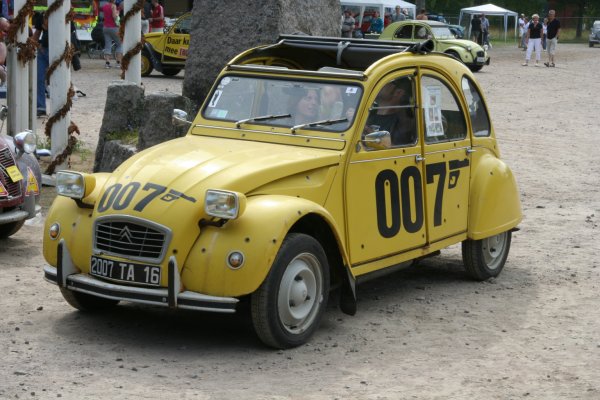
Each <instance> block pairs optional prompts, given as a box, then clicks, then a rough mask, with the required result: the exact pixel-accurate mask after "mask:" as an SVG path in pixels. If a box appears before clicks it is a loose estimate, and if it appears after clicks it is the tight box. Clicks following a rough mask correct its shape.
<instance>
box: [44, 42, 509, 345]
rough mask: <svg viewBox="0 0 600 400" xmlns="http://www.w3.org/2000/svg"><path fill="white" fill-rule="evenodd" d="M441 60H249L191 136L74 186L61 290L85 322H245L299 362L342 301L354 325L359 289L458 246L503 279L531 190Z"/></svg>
mask: <svg viewBox="0 0 600 400" xmlns="http://www.w3.org/2000/svg"><path fill="white" fill-rule="evenodd" d="M431 47H432V44H431V42H426V43H422V44H416V45H414V46H412V47H411V48H407V47H406V46H403V45H401V44H399V43H397V42H394V41H389V42H384V41H379V40H360V39H356V40H354V39H350V40H349V39H339V38H326V37H307V36H297V35H284V36H281V37H280V39H279V41H278V42H277V43H275V44H271V45H266V46H261V47H257V48H254V49H250V50H247V51H245V52H243V53H241V54H239V55H238V56H236V57H235V58H233V59H232V60H231V61H230V62H229V63H228V64H227V65H226V66H225V68H224V69H223V71H222V72H221V74H220V75H219V77H218V78H217V80H216V82H215V84H214V86H213V88H212V90H211V92H210V94H209V95H208V96H207V98H206V100H205V101H204V104H203V106H202V107H201V109H200V111H199V112H198V115H197V116H196V117H195V118H194V120H193V122H192V123H191V126H190V128H189V132H188V134H187V135H186V136H185V137H182V138H179V139H175V140H172V141H169V142H165V143H162V144H159V145H157V146H155V147H152V148H150V149H147V150H145V151H143V152H141V153H138V154H136V155H135V156H133V157H132V158H130V159H128V160H127V161H125V162H124V163H123V164H122V165H121V166H119V167H118V168H117V169H116V170H115V171H114V172H113V173H97V174H85V173H78V172H73V171H62V172H59V173H58V174H57V177H56V179H57V191H58V194H59V196H57V198H56V199H55V201H54V203H53V205H52V207H51V209H50V210H49V213H48V216H47V218H46V226H45V232H44V244H43V251H44V257H45V259H46V261H47V262H48V264H49V265H47V266H45V268H44V277H45V279H46V280H47V281H49V282H51V283H54V284H57V285H58V286H59V288H60V291H61V293H62V295H63V296H64V298H65V299H66V301H67V302H68V303H69V304H71V305H72V306H74V307H75V308H77V309H80V310H95V309H101V308H107V307H113V306H115V305H116V304H117V303H118V302H119V301H129V302H136V303H142V304H148V305H156V306H163V307H171V308H183V309H192V310H202V311H213V312H222V313H233V312H235V311H236V309H238V311H239V309H240V308H241V309H243V310H245V311H247V312H249V313H251V317H252V321H253V326H254V328H255V331H256V333H257V335H258V337H259V338H260V339H261V340H262V341H263V342H264V343H265V344H267V345H269V346H272V347H275V348H289V347H293V346H298V345H301V344H303V343H305V342H306V341H307V340H308V339H309V337H310V336H311V335H312V334H313V333H314V332H315V330H316V329H317V327H318V325H319V321H320V320H321V317H322V315H323V312H324V310H325V308H326V305H327V302H328V299H329V297H330V293H333V294H335V296H333V295H332V296H331V298H332V301H333V299H334V298H335V300H336V301H339V305H340V308H341V309H342V311H343V312H345V313H347V314H351V315H352V314H354V313H355V312H356V291H355V287H356V286H355V285H356V284H357V283H359V282H361V281H363V280H366V279H369V278H372V277H375V276H380V275H381V274H383V273H389V272H392V271H395V270H397V269H399V268H402V267H407V266H411V265H415V260H420V259H423V258H424V257H428V256H434V255H438V254H439V253H440V251H441V250H442V249H444V248H446V247H448V246H450V245H453V244H458V243H462V255H463V259H464V266H465V269H466V272H467V273H468V275H470V276H471V277H472V278H473V279H476V280H486V279H488V278H490V277H495V276H497V275H498V274H499V273H500V271H501V270H502V269H503V267H504V264H505V262H506V259H507V256H508V252H509V248H510V244H511V233H512V231H514V230H515V229H517V225H518V223H519V222H520V221H521V206H520V200H519V193H518V189H517V185H516V180H515V178H514V176H513V174H512V172H511V170H510V168H509V167H508V166H507V165H506V164H505V163H504V162H503V161H502V160H501V159H500V153H499V149H498V144H497V142H496V137H495V133H494V129H493V126H492V124H491V122H490V119H489V113H488V109H487V107H486V104H485V101H484V97H483V94H482V91H481V88H480V87H479V85H478V84H477V82H476V80H475V79H474V77H473V74H472V73H471V71H469V69H468V68H466V67H465V66H464V65H463V64H461V63H460V62H458V61H457V60H456V59H454V58H453V57H451V56H448V55H446V54H441V53H435V54H434V53H430V50H431ZM182 113H183V112H181V111H179V110H174V115H175V114H179V121H181V114H182ZM416 267H418V266H416ZM240 304H244V305H246V304H247V305H248V306H247V307H239V306H240Z"/></svg>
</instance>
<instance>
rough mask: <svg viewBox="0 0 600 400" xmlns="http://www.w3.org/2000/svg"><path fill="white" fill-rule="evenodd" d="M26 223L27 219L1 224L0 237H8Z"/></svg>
mask: <svg viewBox="0 0 600 400" xmlns="http://www.w3.org/2000/svg"><path fill="white" fill-rule="evenodd" d="M24 223H25V220H22V221H16V222H10V223H8V224H3V225H0V239H6V238H7V237H9V236H11V235H14V234H15V233H17V231H18V230H19V229H21V227H22V226H23V224H24Z"/></svg>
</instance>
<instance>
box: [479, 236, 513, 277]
mask: <svg viewBox="0 0 600 400" xmlns="http://www.w3.org/2000/svg"><path fill="white" fill-rule="evenodd" d="M507 235H508V233H507V232H503V233H501V234H499V235H496V236H491V237H489V238H486V239H483V241H482V247H481V250H482V252H483V258H484V260H485V264H486V265H487V267H488V268H489V269H492V270H493V269H496V268H498V267H500V265H501V264H502V258H503V257H504V252H505V251H506V237H507Z"/></svg>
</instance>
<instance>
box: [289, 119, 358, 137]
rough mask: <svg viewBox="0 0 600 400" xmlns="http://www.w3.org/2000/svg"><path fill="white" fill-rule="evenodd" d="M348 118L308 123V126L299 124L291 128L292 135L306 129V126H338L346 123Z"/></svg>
mask: <svg viewBox="0 0 600 400" xmlns="http://www.w3.org/2000/svg"><path fill="white" fill-rule="evenodd" d="M347 121H348V118H340V119H324V120H323V121H316V122H309V123H308V124H300V125H294V126H292V128H291V129H292V133H294V134H295V133H296V131H297V130H298V129H302V128H306V127H307V126H317V125H333V124H339V123H340V122H347Z"/></svg>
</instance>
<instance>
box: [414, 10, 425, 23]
mask: <svg viewBox="0 0 600 400" xmlns="http://www.w3.org/2000/svg"><path fill="white" fill-rule="evenodd" d="M415 19H420V20H423V21H427V10H425V9H424V8H421V11H420V12H419V14H417V17H416V18H415Z"/></svg>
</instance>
